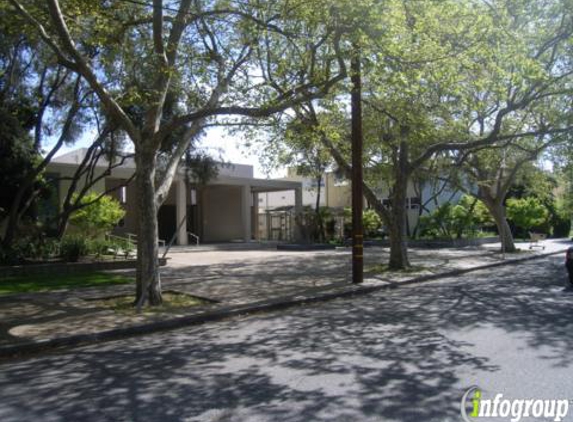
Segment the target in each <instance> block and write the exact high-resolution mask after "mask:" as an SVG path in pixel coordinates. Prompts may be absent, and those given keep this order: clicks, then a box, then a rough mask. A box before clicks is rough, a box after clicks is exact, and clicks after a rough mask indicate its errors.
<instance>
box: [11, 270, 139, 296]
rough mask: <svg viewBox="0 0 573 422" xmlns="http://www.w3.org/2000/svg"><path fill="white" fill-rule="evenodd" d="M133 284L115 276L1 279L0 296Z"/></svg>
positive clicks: (43, 276)
mask: <svg viewBox="0 0 573 422" xmlns="http://www.w3.org/2000/svg"><path fill="white" fill-rule="evenodd" d="M128 283H133V280H132V279H130V278H128V277H125V276H122V275H117V274H109V273H97V272H96V273H82V274H46V275H44V274H42V275H36V276H28V275H27V276H17V277H8V278H3V279H2V280H1V282H0V295H5V294H17V293H27V292H44V291H50V290H59V289H75V288H82V287H95V286H108V285H118V284H128Z"/></svg>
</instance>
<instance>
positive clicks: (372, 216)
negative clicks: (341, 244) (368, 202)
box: [343, 207, 382, 237]
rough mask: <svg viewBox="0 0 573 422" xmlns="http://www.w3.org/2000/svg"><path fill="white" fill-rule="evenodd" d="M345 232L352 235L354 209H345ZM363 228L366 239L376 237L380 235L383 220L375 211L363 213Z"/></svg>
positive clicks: (368, 210) (370, 210)
mask: <svg viewBox="0 0 573 422" xmlns="http://www.w3.org/2000/svg"><path fill="white" fill-rule="evenodd" d="M343 215H344V231H345V232H346V233H352V208H350V207H346V208H344V214H343ZM362 226H363V229H364V235H365V236H366V237H376V236H379V235H380V232H379V230H380V228H381V227H382V219H381V218H380V216H379V215H378V213H377V212H376V211H375V210H373V209H367V210H364V211H362Z"/></svg>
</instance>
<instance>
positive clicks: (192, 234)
mask: <svg viewBox="0 0 573 422" xmlns="http://www.w3.org/2000/svg"><path fill="white" fill-rule="evenodd" d="M187 234H188V235H189V236H191V237H192V238H194V239H195V242H196V243H197V246H199V236H197V235H196V234H195V233H191V232H187Z"/></svg>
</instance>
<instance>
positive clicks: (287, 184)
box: [47, 149, 303, 245]
mask: <svg viewBox="0 0 573 422" xmlns="http://www.w3.org/2000/svg"><path fill="white" fill-rule="evenodd" d="M85 154H86V149H78V150H75V151H72V152H69V153H67V154H64V155H62V156H60V157H57V158H55V159H53V161H52V162H51V163H50V164H49V166H48V168H47V175H48V177H51V178H52V179H55V180H59V181H58V183H57V184H56V187H57V196H58V199H59V203H60V204H61V203H63V201H64V198H65V195H66V193H67V191H68V188H69V186H70V183H71V182H70V181H69V180H61V179H62V177H63V178H65V177H71V176H72V175H73V174H74V173H75V171H76V170H77V168H78V166H79V164H80V163H81V162H82V160H83V158H84V157H85ZM106 169H107V163H101V165H99V166H98V167H97V168H96V173H98V172H99V174H100V175H103V177H102V178H101V180H100V181H99V182H98V183H97V184H96V185H95V186H94V188H93V190H94V191H96V192H105V191H106V190H108V189H110V188H112V187H115V186H118V185H122V184H125V181H126V180H128V179H129V178H131V177H132V176H133V174H134V173H135V164H134V163H133V161H127V162H126V163H125V164H123V165H122V166H120V167H117V168H115V169H113V170H112V171H111V173H110V174H106V175H104V172H105V170H106ZM184 173H185V172H184V170H183V169H179V172H178V173H177V174H176V176H175V178H174V180H173V184H172V186H171V190H170V191H169V194H168V196H167V199H166V200H165V202H164V204H163V205H162V206H161V207H160V209H159V211H158V216H157V218H158V222H159V238H160V239H162V240H165V241H167V242H168V241H169V240H170V239H171V238H172V237H173V236H174V235H175V237H176V242H177V244H178V245H187V244H188V243H189V242H195V240H196V238H197V237H198V238H199V239H200V241H201V243H203V242H230V241H243V242H248V241H251V240H257V239H259V237H260V236H259V233H260V231H259V230H258V227H259V222H258V219H259V212H258V207H257V206H256V205H255V204H258V203H259V197H260V196H264V195H267V194H269V193H271V192H272V193H277V194H278V195H283V192H284V194H287V195H289V198H291V202H290V203H289V205H290V206H292V207H293V209H294V210H295V211H297V210H298V211H300V210H301V209H302V203H303V201H302V196H303V195H302V184H301V182H299V181H293V180H270V179H256V178H254V177H253V167H252V166H249V165H243V164H231V165H224V166H223V165H221V166H219V175H218V177H217V178H216V179H214V180H211V181H209V182H208V184H207V185H206V186H204V187H199V186H196V185H194V184H193V183H190V184H187V183H186V182H185V177H184ZM110 195H111V196H114V197H115V198H116V199H118V200H119V201H120V202H121V203H122V204H123V206H124V207H125V210H126V215H125V218H124V219H123V221H122V222H121V223H120V225H119V226H118V227H116V229H115V230H114V232H115V233H116V234H118V235H127V234H128V233H137V228H138V224H139V219H138V211H137V205H136V204H137V201H136V191H135V186H134V184H133V183H129V184H127V186H124V187H121V188H119V189H116V190H114V191H113V192H111V193H110Z"/></svg>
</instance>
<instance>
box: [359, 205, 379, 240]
mask: <svg viewBox="0 0 573 422" xmlns="http://www.w3.org/2000/svg"><path fill="white" fill-rule="evenodd" d="M362 225H363V226H364V234H365V235H366V236H367V237H375V236H377V235H378V230H380V227H382V220H381V219H380V216H379V215H378V213H377V212H376V211H374V210H372V209H370V210H365V211H364V212H363V213H362Z"/></svg>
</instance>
